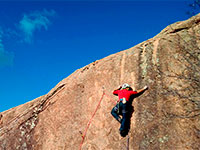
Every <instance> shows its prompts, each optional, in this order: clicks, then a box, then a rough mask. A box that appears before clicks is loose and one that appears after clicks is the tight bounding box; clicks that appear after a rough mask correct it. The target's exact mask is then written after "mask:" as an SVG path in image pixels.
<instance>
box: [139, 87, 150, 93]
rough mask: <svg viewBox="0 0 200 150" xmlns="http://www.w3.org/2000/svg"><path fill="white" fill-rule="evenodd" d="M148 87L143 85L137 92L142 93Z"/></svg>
mask: <svg viewBox="0 0 200 150" xmlns="http://www.w3.org/2000/svg"><path fill="white" fill-rule="evenodd" d="M147 89H148V87H147V86H145V87H143V88H142V89H140V90H137V93H138V94H140V93H142V92H144V91H146V90H147Z"/></svg>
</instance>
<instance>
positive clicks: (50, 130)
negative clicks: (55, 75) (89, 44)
mask: <svg viewBox="0 0 200 150" xmlns="http://www.w3.org/2000/svg"><path fill="white" fill-rule="evenodd" d="M124 82H126V83H128V84H130V85H132V87H133V89H140V88H142V87H143V86H145V85H148V86H149V90H148V91H147V92H145V93H144V94H143V95H141V96H139V97H137V98H136V99H134V101H133V107H134V113H133V115H132V118H131V129H130V132H129V138H128V136H127V137H125V138H122V137H120V135H119V131H118V129H119V123H118V122H117V121H116V120H114V119H113V117H112V116H111V114H110V111H111V109H112V107H113V106H114V104H115V101H116V100H117V97H116V96H114V95H112V91H113V89H115V88H117V87H118V86H119V85H121V84H122V83H124ZM104 92H105V95H103V93H104ZM102 96H103V97H102ZM101 97H102V101H101V103H100V105H99V106H98V104H99V101H100V99H101ZM199 97H200V14H198V15H196V16H194V17H192V18H190V19H188V20H186V21H182V22H177V23H174V24H172V25H169V26H168V27H166V28H165V29H164V30H162V31H161V32H160V33H159V34H158V35H156V36H155V37H153V38H151V39H149V40H147V41H144V42H142V43H140V44H138V45H136V46H134V47H132V48H130V49H128V50H124V51H121V52H119V53H116V54H113V55H110V56H108V57H105V58H103V59H101V60H97V61H95V62H93V63H91V64H89V65H87V66H85V67H83V68H81V69H79V70H76V71H75V72H74V73H73V74H71V75H70V76H69V77H67V78H65V79H64V80H62V81H61V82H60V83H58V85H57V86H56V87H55V88H53V89H52V90H51V91H50V92H49V93H48V94H46V95H44V96H41V97H39V98H37V99H35V100H33V101H30V102H28V103H26V104H23V105H20V106H18V107H15V108H12V109H10V110H7V111H5V112H2V113H1V114H0V149H1V150H76V149H80V144H81V142H82V141H83V139H82V135H81V134H82V133H83V134H84V131H85V129H86V127H87V125H88V122H89V121H90V119H91V118H92V115H94V112H95V110H96V109H97V106H98V109H97V111H96V113H95V115H94V116H93V119H92V120H91V124H90V126H89V128H88V130H87V134H86V135H85V138H84V141H83V144H82V145H81V148H82V150H121V149H127V148H129V149H130V150H199V149H200V99H199Z"/></svg>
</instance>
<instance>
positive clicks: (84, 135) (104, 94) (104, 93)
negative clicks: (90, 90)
mask: <svg viewBox="0 0 200 150" xmlns="http://www.w3.org/2000/svg"><path fill="white" fill-rule="evenodd" d="M104 96H106V97H107V98H108V99H110V100H111V101H112V102H113V103H114V104H115V105H116V101H115V100H114V99H112V98H111V97H110V96H109V95H108V94H106V92H105V90H103V94H102V96H101V98H100V100H99V102H98V104H97V107H96V109H95V111H94V112H93V114H92V117H91V118H90V120H89V121H88V123H87V126H86V128H85V131H84V133H82V132H81V131H79V133H80V134H81V135H82V141H81V144H80V148H79V150H82V146H83V143H84V140H85V137H86V134H87V131H88V129H89V127H90V125H91V123H92V120H93V118H94V116H95V114H96V112H97V110H98V109H99V107H100V104H101V102H102V100H103V97H104ZM128 145H129V136H128V139H127V149H129V148H128Z"/></svg>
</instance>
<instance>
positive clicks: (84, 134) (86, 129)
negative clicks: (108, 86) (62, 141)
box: [80, 91, 105, 150]
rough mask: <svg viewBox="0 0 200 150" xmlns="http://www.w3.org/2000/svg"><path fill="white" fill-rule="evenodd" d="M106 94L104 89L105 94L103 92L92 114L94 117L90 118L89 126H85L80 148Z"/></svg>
mask: <svg viewBox="0 0 200 150" xmlns="http://www.w3.org/2000/svg"><path fill="white" fill-rule="evenodd" d="M104 95H105V92H104V91H103V94H102V96H101V98H100V100H99V103H98V105H97V107H96V109H95V111H94V113H93V114H92V117H91V118H90V120H89V122H88V123H87V126H86V128H85V131H84V133H83V135H82V141H81V144H80V150H81V149H82V145H83V143H84V140H85V136H86V134H87V131H88V128H89V127H90V124H91V122H92V119H93V118H94V116H95V114H96V112H97V110H98V109H99V107H100V104H101V101H102V100H103V97H104Z"/></svg>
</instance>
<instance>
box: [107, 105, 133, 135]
mask: <svg viewBox="0 0 200 150" xmlns="http://www.w3.org/2000/svg"><path fill="white" fill-rule="evenodd" d="M128 110H129V103H128V102H126V104H123V103H122V102H120V103H118V104H117V105H116V106H115V107H113V109H112V111H111V114H112V115H113V117H114V118H115V119H116V120H117V121H118V122H120V123H121V127H120V129H119V130H120V131H122V130H126V126H127V123H128V121H129V112H128ZM120 115H121V116H122V119H121V120H120Z"/></svg>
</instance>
